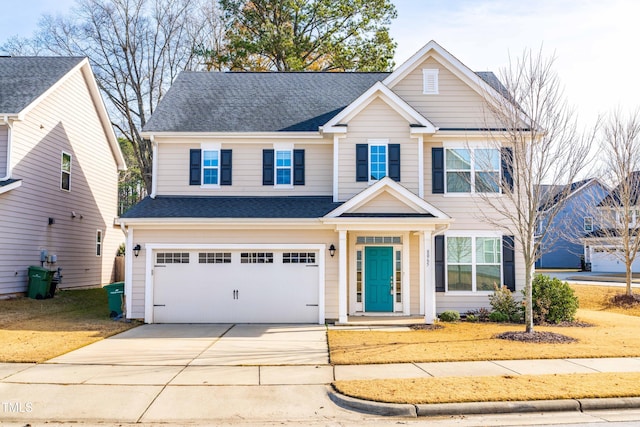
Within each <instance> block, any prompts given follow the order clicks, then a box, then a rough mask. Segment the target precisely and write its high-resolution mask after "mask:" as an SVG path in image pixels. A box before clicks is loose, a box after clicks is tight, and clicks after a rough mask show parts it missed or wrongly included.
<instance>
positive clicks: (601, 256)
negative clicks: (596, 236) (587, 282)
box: [591, 247, 640, 273]
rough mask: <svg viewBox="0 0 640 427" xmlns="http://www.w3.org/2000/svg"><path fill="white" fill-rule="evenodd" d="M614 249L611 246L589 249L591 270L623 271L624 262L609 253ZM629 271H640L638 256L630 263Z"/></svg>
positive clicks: (605, 271) (624, 269) (639, 258)
mask: <svg viewBox="0 0 640 427" xmlns="http://www.w3.org/2000/svg"><path fill="white" fill-rule="evenodd" d="M615 250H616V249H614V248H611V247H593V248H592V249H591V270H592V271H594V272H602V273H624V272H625V271H626V267H625V264H624V262H622V261H621V260H620V258H619V257H617V256H615V255H614V254H613V253H611V252H612V251H615ZM631 271H633V272H640V257H636V259H635V260H634V262H633V264H631Z"/></svg>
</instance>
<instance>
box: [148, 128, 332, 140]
mask: <svg viewBox="0 0 640 427" xmlns="http://www.w3.org/2000/svg"><path fill="white" fill-rule="evenodd" d="M140 136H142V137H143V138H155V140H156V141H158V142H165V141H170V142H175V140H176V139H198V140H203V139H225V140H229V139H251V138H261V139H278V140H283V139H296V140H299V139H321V140H323V139H324V137H323V135H322V134H321V133H320V132H319V131H313V132H141V133H140ZM163 140H164V141H163Z"/></svg>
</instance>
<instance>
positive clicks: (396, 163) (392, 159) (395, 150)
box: [388, 144, 400, 181]
mask: <svg viewBox="0 0 640 427" xmlns="http://www.w3.org/2000/svg"><path fill="white" fill-rule="evenodd" d="M388 167H389V178H391V179H392V180H394V181H400V144H389V165H388Z"/></svg>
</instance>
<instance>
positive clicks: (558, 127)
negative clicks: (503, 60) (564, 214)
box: [474, 50, 594, 333]
mask: <svg viewBox="0 0 640 427" xmlns="http://www.w3.org/2000/svg"><path fill="white" fill-rule="evenodd" d="M554 62H555V57H549V58H546V57H544V56H543V54H542V50H540V51H538V52H537V53H536V52H532V51H531V50H525V51H524V52H523V54H522V56H521V57H520V58H518V59H515V60H513V59H510V62H509V65H508V67H507V68H506V69H505V70H503V71H502V72H501V73H500V78H499V82H498V81H495V80H494V81H490V86H491V88H488V89H487V91H486V93H485V95H486V96H485V104H484V105H485V126H486V128H487V131H488V132H489V134H490V138H489V144H490V145H491V146H492V148H493V152H495V151H497V150H500V151H499V152H500V164H499V165H496V160H495V154H494V155H493V156H492V157H491V158H488V159H486V160H484V161H483V159H481V158H476V161H478V162H480V165H479V166H477V168H476V170H478V169H479V170H487V171H491V172H489V173H480V174H476V179H475V181H474V182H475V191H476V192H477V195H478V204H477V207H478V209H477V210H478V214H479V217H480V219H481V220H483V221H485V222H488V223H490V224H492V225H493V226H495V227H498V228H500V229H502V230H504V231H505V232H506V233H508V234H512V235H513V236H514V244H515V246H517V247H518V248H519V249H521V251H522V256H523V260H524V270H525V287H524V296H525V297H524V302H525V325H526V326H525V327H526V332H528V333H532V332H533V304H532V294H531V289H532V282H533V275H534V271H535V262H536V260H537V259H538V257H539V255H540V243H541V241H542V240H543V239H544V238H545V236H546V235H547V234H549V233H550V232H552V229H551V227H543V228H541V229H539V230H537V225H538V224H539V223H540V222H541V220H543V219H544V221H545V223H546V224H553V220H554V218H555V217H556V215H557V214H558V213H559V212H560V211H561V210H562V208H563V207H564V201H565V199H566V197H567V196H568V195H569V193H570V186H569V185H565V184H567V183H571V182H573V181H575V179H576V177H577V176H578V175H579V174H580V173H581V172H582V171H583V170H584V169H585V166H586V165H587V156H588V153H589V148H590V145H591V141H592V140H593V137H594V135H593V133H591V132H590V133H588V134H587V135H586V136H582V135H581V134H580V133H579V132H578V126H577V120H576V115H575V112H574V110H573V109H572V108H570V107H569V105H568V103H567V102H566V100H565V99H564V94H563V90H562V86H561V83H560V80H559V78H558V75H557V73H556V72H555V71H554V68H553V65H554ZM489 152H490V150H489ZM498 171H500V172H501V173H498ZM478 181H479V183H480V185H479V183H478ZM543 185H551V186H554V188H558V189H560V190H559V191H557V192H556V193H554V195H553V197H552V198H551V199H552V201H553V203H549V202H550V198H549V195H548V194H547V193H546V192H545V190H544V189H545V187H543ZM496 193H501V195H496Z"/></svg>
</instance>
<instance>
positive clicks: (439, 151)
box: [431, 147, 444, 194]
mask: <svg viewBox="0 0 640 427" xmlns="http://www.w3.org/2000/svg"><path fill="white" fill-rule="evenodd" d="M431 192H432V193H433V194H444V148H440V147H438V148H432V149H431Z"/></svg>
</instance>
